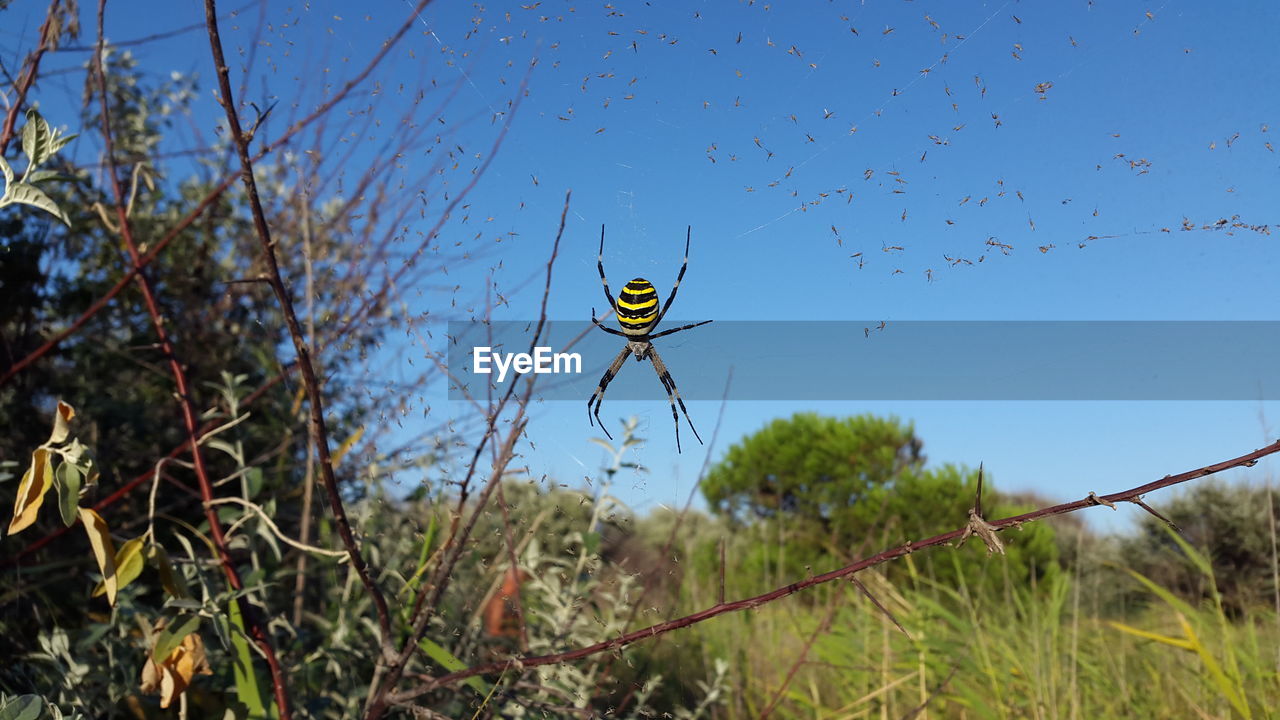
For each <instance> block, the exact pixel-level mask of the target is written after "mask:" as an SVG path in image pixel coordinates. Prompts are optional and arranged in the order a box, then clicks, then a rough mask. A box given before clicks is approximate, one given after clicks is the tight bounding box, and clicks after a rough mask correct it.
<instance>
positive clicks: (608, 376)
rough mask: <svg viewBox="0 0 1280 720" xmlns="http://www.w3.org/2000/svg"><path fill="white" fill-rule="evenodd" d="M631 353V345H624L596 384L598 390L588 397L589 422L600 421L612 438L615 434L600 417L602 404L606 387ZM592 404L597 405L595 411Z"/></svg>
mask: <svg viewBox="0 0 1280 720" xmlns="http://www.w3.org/2000/svg"><path fill="white" fill-rule="evenodd" d="M629 354H631V346H629V345H624V346H623V348H622V352H620V353H618V357H616V358H614V359H613V362H612V363H611V364H610V365H609V369H608V370H605V371H604V375H603V376H601V378H600V384H599V385H598V386H596V391H595V392H593V393H591V397H590V398H587V423H589V424H594V423H595V422H598V423H600V429H601V430H603V431H604V434H605V436H606V437H608V438H609V439H610V440H612V439H613V436H612V435H610V434H609V428H606V427H605V426H604V421H603V420H601V419H600V405H601V404H603V403H604V391H605V388H607V387H609V383H610V382H611V381H612V380H613V378H614V377H615V376H616V375H617V374H618V371H619V370H621V369H622V365H623V363H625V362H626V361H627V355H629ZM592 405H595V409H594V411H593V410H592V407H591V406H592ZM593 414H594V415H595V420H594V421H592V419H591V418H592V415H593Z"/></svg>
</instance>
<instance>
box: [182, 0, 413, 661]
mask: <svg viewBox="0 0 1280 720" xmlns="http://www.w3.org/2000/svg"><path fill="white" fill-rule="evenodd" d="M204 7H205V24H206V26H207V28H208V34H209V48H210V51H211V52H212V54H213V63H214V68H215V70H216V74H217V78H218V95H219V97H218V100H219V102H220V103H221V104H222V109H223V111H224V112H225V114H226V117H227V126H228V127H229V129H230V131H231V138H232V141H233V142H234V143H235V146H236V153H237V155H238V156H239V159H240V173H241V179H242V180H243V182H244V186H245V194H246V195H247V197H248V199H249V208H250V211H251V212H252V214H253V226H254V231H255V233H256V234H257V236H258V241H259V243H260V244H261V246H262V257H263V260H264V261H265V263H266V265H267V274H268V277H269V278H270V280H271V289H272V290H273V291H274V292H275V295H276V300H277V302H278V303H279V305H280V309H281V311H282V313H283V314H284V319H285V324H286V325H287V326H288V328H289V336H290V337H291V338H292V339H293V347H294V351H295V352H296V353H297V356H298V363H297V364H298V369H299V370H300V371H301V373H302V381H303V384H304V385H305V387H306V392H307V399H308V403H309V406H310V411H311V423H310V425H311V436H312V438H313V439H314V441H315V445H316V451H317V453H318V454H319V459H320V476H321V478H322V479H323V480H324V486H325V492H326V493H327V494H328V496H329V506H330V508H331V510H332V512H333V518H334V524H335V525H336V526H337V528H338V535H339V536H340V537H341V538H342V544H343V546H344V547H346V549H347V553H348V554H349V555H350V557H351V566H352V567H353V568H355V571H356V574H357V575H358V576H359V577H360V581H361V583H363V584H364V586H365V590H366V591H368V593H369V597H370V599H371V600H372V601H373V604H374V609H375V611H376V613H377V616H378V629H379V631H380V634H381V645H382V650H383V652H384V654H385V653H386V652H387V651H389V650H390V649H391V648H392V647H393V646H392V637H391V611H390V610H389V608H388V607H387V599H386V597H385V596H384V595H383V593H382V590H381V588H379V587H378V585H377V583H376V582H375V581H374V579H373V575H372V573H371V571H370V570H369V566H368V564H367V563H366V562H365V560H364V556H363V555H362V554H361V553H360V546H359V545H358V544H357V543H356V539H355V536H354V534H352V532H351V524H350V523H349V522H348V521H347V513H346V509H345V508H344V507H343V504H342V495H341V493H340V491H339V490H338V480H337V477H336V476H335V475H334V472H333V458H332V457H331V456H330V454H329V437H328V429H327V428H326V426H325V419H324V398H323V397H322V394H321V389H320V381H319V380H318V379H317V377H316V372H315V367H314V365H313V364H312V362H311V352H310V350H309V348H308V347H307V339H306V337H305V336H304V335H303V332H302V326H301V325H300V323H299V322H298V316H297V313H296V312H295V311H294V308H293V298H292V297H291V296H290V294H289V291H288V289H287V288H285V285H284V278H283V276H282V275H281V273H280V265H279V263H278V262H277V260H276V252H275V245H274V243H273V241H272V240H271V229H270V228H269V227H268V226H267V217H266V213H265V212H264V211H263V209H262V201H261V199H260V198H259V197H258V186H257V182H256V181H255V180H254V176H253V159H252V158H251V157H250V155H249V138H247V137H246V136H245V133H244V130H243V128H241V126H240V115H239V113H238V112H237V111H236V108H235V105H234V99H233V97H234V96H233V94H232V92H231V76H230V71H229V69H228V67H227V61H226V58H225V57H224V55H223V51H222V38H221V36H220V35H219V32H218V13H217V6H216V3H215V0H205V3H204ZM389 47H390V44H388V45H387V46H384V48H383V50H382V51H381V53H385V52H386V50H387V49H388V48H389ZM381 53H380V54H381Z"/></svg>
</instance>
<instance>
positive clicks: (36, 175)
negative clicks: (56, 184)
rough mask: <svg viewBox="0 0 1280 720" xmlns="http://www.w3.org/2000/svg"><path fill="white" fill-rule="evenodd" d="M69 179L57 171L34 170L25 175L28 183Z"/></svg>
mask: <svg viewBox="0 0 1280 720" xmlns="http://www.w3.org/2000/svg"><path fill="white" fill-rule="evenodd" d="M70 179H71V178H70V177H67V176H66V175H63V174H62V173H59V172H58V171H57V170H36V171H34V172H29V173H27V177H26V180H25V181H24V182H28V183H38V182H44V181H45V180H70Z"/></svg>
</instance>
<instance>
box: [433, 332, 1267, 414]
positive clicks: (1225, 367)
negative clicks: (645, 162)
mask: <svg viewBox="0 0 1280 720" xmlns="http://www.w3.org/2000/svg"><path fill="white" fill-rule="evenodd" d="M683 324H686V321H680V320H672V319H668V320H664V321H663V323H662V327H661V328H659V330H661V329H670V328H675V327H678V326H680V325H683ZM536 326H537V323H536V322H494V323H489V324H485V323H481V322H451V323H449V337H450V345H449V352H448V358H447V362H448V368H449V371H450V374H451V376H452V379H451V382H450V388H449V398H450V399H451V400H462V399H465V398H467V397H480V398H483V397H485V395H486V393H487V390H486V384H488V383H492V384H493V386H494V387H497V388H500V389H502V388H505V387H506V386H507V384H509V383H511V382H513V381H515V380H516V379H517V378H519V377H522V376H526V375H528V376H532V379H534V380H535V381H536V390H535V393H534V397H535V398H537V399H539V400H544V401H558V400H574V401H578V402H583V403H585V402H586V398H587V397H588V396H589V395H591V393H592V391H593V390H594V389H595V388H596V385H597V384H598V383H599V381H600V377H601V375H602V374H603V373H604V371H605V369H606V368H608V367H609V365H610V363H611V362H613V360H614V358H615V357H616V356H618V354H619V353H620V352H621V351H622V350H623V349H624V348H625V347H626V345H627V340H626V339H624V338H620V337H617V336H614V335H609V334H606V333H605V332H603V331H602V330H600V329H599V328H596V327H593V326H591V325H590V324H589V323H587V322H583V321H580V320H576V321H555V322H548V324H547V326H546V329H545V331H544V333H543V336H542V339H541V340H539V342H538V348H541V349H538V348H534V349H532V350H531V344H530V341H531V340H532V337H533V332H534V328H535V327H536ZM652 345H653V348H654V349H656V350H657V352H658V353H659V354H660V357H661V360H662V361H663V362H664V363H665V365H666V367H667V369H668V370H669V371H670V373H671V376H672V378H673V379H674V380H675V382H676V383H677V385H678V387H679V390H680V394H681V395H682V396H683V397H684V398H685V400H719V399H720V398H722V397H724V396H725V384H726V379H727V378H728V376H729V372H730V368H732V372H733V381H732V384H731V386H730V389H729V394H728V399H730V400H805V401H809V400H1276V399H1280V322H1273V321H1265V322H1263V321H1226V322H1217V321H1203V322H1201V321H1196V322H1181V321H1178V322H1146V321H1141V322H1129V321H1104V322H1094V321H1055V322H942V321H907V322H892V323H888V324H884V325H881V324H880V323H879V322H867V321H841V322H812V321H800V322H786V321H769V322H755V321H736V322H734V321H729V322H721V321H716V322H713V323H711V324H709V325H704V326H701V327H698V328H694V329H691V330H687V331H683V332H679V333H676V334H674V335H671V336H669V337H664V338H658V339H657V340H654V341H653V344H652ZM608 398H609V400H624V399H626V400H663V401H665V399H666V393H665V391H664V389H663V385H662V383H661V382H660V381H659V379H658V376H657V374H656V373H655V371H654V367H653V365H652V363H651V362H650V361H649V360H648V359H646V360H645V361H644V362H643V363H638V362H637V361H636V360H635V358H634V356H632V357H629V358H627V361H626V362H625V363H624V364H623V365H622V366H621V368H620V369H619V372H618V375H617V377H616V378H615V379H614V380H613V382H612V383H611V384H610V386H609V390H608Z"/></svg>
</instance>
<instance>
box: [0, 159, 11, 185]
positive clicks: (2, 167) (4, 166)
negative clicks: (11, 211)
mask: <svg viewBox="0 0 1280 720" xmlns="http://www.w3.org/2000/svg"><path fill="white" fill-rule="evenodd" d="M0 173H4V186H5V187H6V188H8V187H9V186H10V185H12V184H13V168H11V167H9V161H8V160H5V159H4V157H0Z"/></svg>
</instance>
